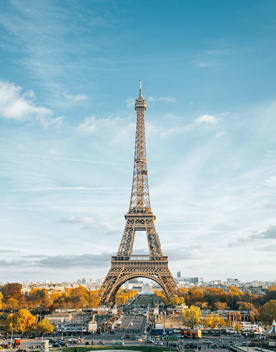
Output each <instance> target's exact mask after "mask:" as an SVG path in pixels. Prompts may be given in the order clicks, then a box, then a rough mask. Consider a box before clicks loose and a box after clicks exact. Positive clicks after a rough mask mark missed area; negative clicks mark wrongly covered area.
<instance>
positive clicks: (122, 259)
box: [99, 83, 177, 304]
mask: <svg viewBox="0 0 276 352" xmlns="http://www.w3.org/2000/svg"><path fill="white" fill-rule="evenodd" d="M135 110H136V114H137V122H136V136H135V152H134V168H133V179H132V188H131V197H130V204H129V210H128V212H127V214H126V215H125V219H126V225H125V229H124V233H123V236H122V239H121V243H120V246H119V249H118V252H117V255H115V256H112V258H111V268H110V270H109V272H108V274H107V276H106V278H105V280H104V281H103V283H102V286H101V288H100V291H99V295H100V297H101V303H103V304H112V303H114V300H115V296H116V293H117V291H118V289H119V287H120V286H121V285H122V284H123V283H124V282H126V281H128V280H130V279H133V278H136V277H144V278H148V279H151V280H154V281H155V282H157V283H158V284H159V285H160V286H161V287H162V288H163V290H164V292H165V294H166V296H167V297H169V296H170V295H172V294H173V293H175V292H176V291H177V286H176V283H175V281H174V279H173V277H172V274H171V272H170V270H169V268H168V257H167V256H164V255H163V254H162V250H161V244H160V240H159V236H158V234H157V232H156V230H155V226H154V220H155V218H156V217H155V215H154V214H153V213H152V210H151V205H150V195H149V185H148V169H147V158H146V139H145V121H144V116H145V111H146V101H145V99H144V98H143V96H142V86H141V83H140V91H139V97H138V98H137V99H136V103H135ZM136 231H145V232H146V234H147V240H148V247H149V255H133V254H132V250H133V243H134V237H135V233H136Z"/></svg>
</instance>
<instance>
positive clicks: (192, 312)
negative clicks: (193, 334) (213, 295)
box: [182, 306, 201, 329]
mask: <svg viewBox="0 0 276 352" xmlns="http://www.w3.org/2000/svg"><path fill="white" fill-rule="evenodd" d="M182 316H183V323H184V325H185V326H188V327H189V328H191V329H193V328H194V327H196V326H198V325H199V324H200V321H201V312H200V308H199V307H196V306H191V307H190V308H185V307H184V308H183V309H182Z"/></svg>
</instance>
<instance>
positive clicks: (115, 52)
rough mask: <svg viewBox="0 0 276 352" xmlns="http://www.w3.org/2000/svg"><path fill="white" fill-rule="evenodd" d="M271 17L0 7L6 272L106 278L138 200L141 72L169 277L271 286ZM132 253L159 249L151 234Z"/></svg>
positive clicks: (135, 8)
mask: <svg viewBox="0 0 276 352" xmlns="http://www.w3.org/2000/svg"><path fill="white" fill-rule="evenodd" d="M275 10H276V3H275V1H272V0H271V1H270V0H265V1H262V2H260V1H257V0H250V1H249V0H244V1H231V2H230V1H219V0H214V1H205V0H201V1H200V0H197V1H193V2H184V1H177V0H171V1H170V2H169V3H168V2H166V1H158V2H157V1H145V0H141V1H119V0H118V1H113V0H111V1H96V0H95V1H88V0H86V1H85V0H83V1H74V0H68V1H64V2H63V1H57V0H56V1H55V0H51V1H50V0H45V1H34V0H31V1H27V0H3V1H1V3H0V73H1V75H0V143H1V148H0V164H1V166H0V181H1V182H0V195H1V203H0V214H1V215H0V229H1V241H2V245H1V250H0V255H1V256H0V264H1V266H0V274H1V281H3V282H5V281H10V282H11V281H18V282H22V281H26V280H29V281H44V280H48V281H63V280H72V281H73V280H76V279H78V278H80V277H87V278H91V277H92V278H93V279H97V278H103V277H104V276H105V275H106V273H107V271H108V269H109V267H110V257H111V255H114V254H115V253H116V251H117V249H118V246H119V243H120V240H121V236H122V233H123V229H124V224H125V219H124V214H125V213H126V212H127V210H128V207H129V199H130V190H131V181H132V169H133V152H134V138H135V123H136V114H135V110H134V103H135V99H136V98H137V96H138V94H139V80H142V81H143V96H144V98H145V99H146V102H147V111H146V114H145V121H146V142H147V158H148V169H149V187H150V196H151V205H152V210H153V212H154V213H155V214H156V217H157V219H156V222H155V225H156V229H157V232H158V234H159V236H160V240H161V244H162V249H163V252H164V254H165V255H168V257H169V267H170V269H171V271H172V273H173V275H175V274H176V272H177V271H181V273H182V274H183V275H184V276H187V277H192V276H198V277H204V278H205V279H207V280H213V279H225V278H227V277H234V278H239V279H241V280H244V281H246V280H248V281H250V280H255V279H256V280H275V264H276V259H275V258H276V256H275V253H276V218H275V210H276V193H275V189H276V188H275V187H276V164H275V154H276V131H275V127H276V124H275V114H276V88H275V74H276V72H275V70H276V68H275V62H276V50H275V47H276V46H275V38H276V22H275V16H274V14H275ZM141 235H143V234H141ZM135 252H136V253H146V252H147V243H146V238H145V236H139V233H138V234H137V235H136V242H135Z"/></svg>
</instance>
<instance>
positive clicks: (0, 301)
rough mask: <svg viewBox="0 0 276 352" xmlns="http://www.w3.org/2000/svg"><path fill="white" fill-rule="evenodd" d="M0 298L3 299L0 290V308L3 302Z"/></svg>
mask: <svg viewBox="0 0 276 352" xmlns="http://www.w3.org/2000/svg"><path fill="white" fill-rule="evenodd" d="M2 300H3V294H2V292H1V291H0V309H2V308H3V302H2Z"/></svg>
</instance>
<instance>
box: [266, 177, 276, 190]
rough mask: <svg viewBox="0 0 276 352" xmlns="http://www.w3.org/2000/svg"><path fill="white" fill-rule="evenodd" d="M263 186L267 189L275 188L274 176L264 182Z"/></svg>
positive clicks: (275, 179)
mask: <svg viewBox="0 0 276 352" xmlns="http://www.w3.org/2000/svg"><path fill="white" fill-rule="evenodd" d="M264 185H265V186H268V187H272V188H275V187H276V176H270V177H268V178H267V179H266V180H265V181H264Z"/></svg>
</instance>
